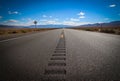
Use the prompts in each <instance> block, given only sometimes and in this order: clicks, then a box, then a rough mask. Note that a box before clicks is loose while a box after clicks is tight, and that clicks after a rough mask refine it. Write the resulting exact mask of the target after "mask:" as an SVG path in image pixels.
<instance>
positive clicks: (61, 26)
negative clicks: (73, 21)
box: [28, 24, 70, 28]
mask: <svg viewBox="0 0 120 81" xmlns="http://www.w3.org/2000/svg"><path fill="white" fill-rule="evenodd" d="M28 27H29V28H34V27H35V25H31V26H28ZM63 27H70V26H68V25H52V24H49V25H37V28H63Z"/></svg>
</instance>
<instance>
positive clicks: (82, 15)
mask: <svg viewBox="0 0 120 81" xmlns="http://www.w3.org/2000/svg"><path fill="white" fill-rule="evenodd" d="M77 15H79V16H80V17H79V18H81V19H83V18H85V13H84V12H80V13H78V14H77Z"/></svg>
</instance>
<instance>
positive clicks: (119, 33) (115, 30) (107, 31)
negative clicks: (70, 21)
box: [72, 27, 120, 35]
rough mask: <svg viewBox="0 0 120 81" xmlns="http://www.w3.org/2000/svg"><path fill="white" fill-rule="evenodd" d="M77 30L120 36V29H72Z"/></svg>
mask: <svg viewBox="0 0 120 81" xmlns="http://www.w3.org/2000/svg"><path fill="white" fill-rule="evenodd" d="M72 29H77V30H85V31H95V32H103V33H112V34H118V35H120V27H102V28H100V27H81V28H72Z"/></svg>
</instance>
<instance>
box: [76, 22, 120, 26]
mask: <svg viewBox="0 0 120 81" xmlns="http://www.w3.org/2000/svg"><path fill="white" fill-rule="evenodd" d="M101 26H102V27H120V21H112V22H109V23H95V24H85V25H81V26H78V27H101Z"/></svg>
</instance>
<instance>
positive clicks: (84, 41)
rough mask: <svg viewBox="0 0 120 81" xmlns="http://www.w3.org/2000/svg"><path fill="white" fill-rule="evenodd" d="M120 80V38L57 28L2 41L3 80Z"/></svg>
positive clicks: (0, 76)
mask: <svg viewBox="0 0 120 81" xmlns="http://www.w3.org/2000/svg"><path fill="white" fill-rule="evenodd" d="M6 80H7V81H120V36H119V35H112V34H104V33H96V32H88V31H78V30H73V29H56V30H50V31H45V32H40V33H34V34H29V35H25V36H20V37H16V38H11V39H7V40H1V41H0V81H6Z"/></svg>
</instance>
